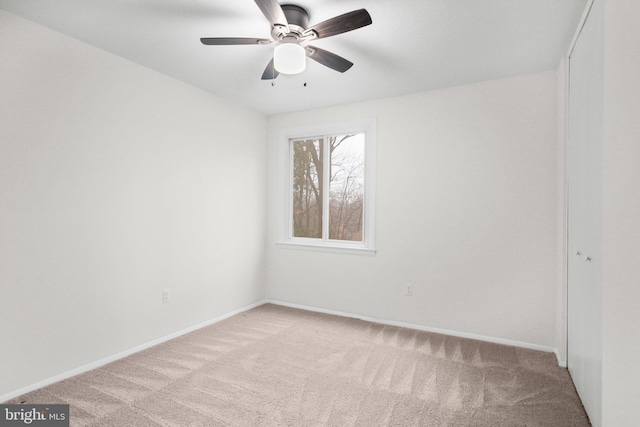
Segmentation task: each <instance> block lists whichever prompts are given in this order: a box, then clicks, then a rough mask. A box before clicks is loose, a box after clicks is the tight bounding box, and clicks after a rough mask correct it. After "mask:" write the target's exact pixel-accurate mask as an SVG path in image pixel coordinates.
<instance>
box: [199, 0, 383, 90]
mask: <svg viewBox="0 0 640 427" xmlns="http://www.w3.org/2000/svg"><path fill="white" fill-rule="evenodd" d="M254 1H255V2H256V4H257V5H258V7H259V8H260V10H261V11H262V13H263V14H264V16H265V17H266V18H267V20H269V22H270V23H271V37H272V39H259V38H242V37H207V38H201V39H200V41H201V42H202V43H203V44H205V45H213V46H224V45H252V44H256V45H266V44H273V43H276V44H277V45H278V46H276V49H275V51H274V57H273V59H271V61H270V62H269V64H268V65H267V68H265V70H264V72H263V73H262V80H273V79H275V78H276V77H278V75H279V74H280V73H283V74H297V73H299V72H301V71H303V70H304V67H305V64H306V62H305V58H306V57H309V58H311V59H313V60H314V61H316V62H318V63H320V64H322V65H324V66H327V67H329V68H332V69H334V70H336V71H339V72H341V73H344V72H345V71H347V70H348V69H349V68H351V67H352V66H353V63H352V62H351V61H348V60H346V59H344V58H343V57H341V56H338V55H336V54H335V53H331V52H329V51H326V50H324V49H320V48H319V47H315V46H309V45H306V44H305V43H306V42H308V41H310V40H317V39H322V38H326V37H331V36H335V35H337V34H342V33H346V32H348V31H352V30H356V29H358V28H361V27H365V26H367V25H370V24H371V23H372V21H371V16H370V15H369V12H367V11H366V10H365V9H359V10H354V11H352V12H348V13H345V14H343V15H340V16H336V17H334V18H331V19H328V20H326V21H323V22H321V23H319V24H315V25H313V26H311V27H309V14H308V13H307V11H306V10H305V9H303V8H302V7H300V6H297V5H294V4H283V5H280V4H279V3H278V2H277V0H254ZM303 44H305V45H303Z"/></svg>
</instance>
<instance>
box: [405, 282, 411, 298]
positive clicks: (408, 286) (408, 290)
mask: <svg viewBox="0 0 640 427" xmlns="http://www.w3.org/2000/svg"><path fill="white" fill-rule="evenodd" d="M404 294H405V295H406V296H408V297H410V296H412V295H413V285H412V284H411V283H407V284H406V286H405V291H404Z"/></svg>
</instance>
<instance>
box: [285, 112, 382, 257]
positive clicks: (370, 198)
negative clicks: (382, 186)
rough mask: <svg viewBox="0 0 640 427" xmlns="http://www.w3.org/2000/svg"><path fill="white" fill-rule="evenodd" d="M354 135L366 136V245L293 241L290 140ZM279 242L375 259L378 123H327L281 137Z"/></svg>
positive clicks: (331, 241) (302, 128) (288, 245)
mask: <svg viewBox="0 0 640 427" xmlns="http://www.w3.org/2000/svg"><path fill="white" fill-rule="evenodd" d="M352 132H363V133H365V160H364V162H365V191H364V225H363V232H364V241H363V242H349V241H337V240H322V239H310V238H303V237H293V236H292V235H293V232H292V229H293V224H292V222H293V218H291V212H292V203H293V200H292V194H291V193H292V191H291V182H292V177H291V174H292V169H291V152H290V143H289V141H290V140H291V139H296V138H305V137H310V136H319V135H335V134H344V133H352ZM278 166H279V168H278V169H279V172H278V240H277V242H276V245H277V246H278V247H282V248H289V249H307V250H319V251H327V252H335V253H352V254H362V255H373V254H375V253H376V246H375V211H376V209H375V207H376V200H375V195H376V192H375V177H376V122H375V119H367V120H357V121H349V122H340V123H328V124H320V125H313V126H303V127H298V128H291V129H285V130H283V131H282V132H281V133H280V139H279V147H278Z"/></svg>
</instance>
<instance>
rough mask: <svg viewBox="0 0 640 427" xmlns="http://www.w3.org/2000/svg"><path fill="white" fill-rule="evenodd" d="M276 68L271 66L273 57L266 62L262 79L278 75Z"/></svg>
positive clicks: (273, 77)
mask: <svg viewBox="0 0 640 427" xmlns="http://www.w3.org/2000/svg"><path fill="white" fill-rule="evenodd" d="M278 74H280V73H279V72H278V70H276V68H275V67H274V66H273V58H272V59H271V61H270V62H269V64H267V68H265V69H264V73H262V80H273V79H275V78H276V77H278Z"/></svg>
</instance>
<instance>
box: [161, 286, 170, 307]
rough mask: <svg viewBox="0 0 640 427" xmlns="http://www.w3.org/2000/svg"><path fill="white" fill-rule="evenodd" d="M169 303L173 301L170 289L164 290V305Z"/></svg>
mask: <svg viewBox="0 0 640 427" xmlns="http://www.w3.org/2000/svg"><path fill="white" fill-rule="evenodd" d="M169 301H171V298H170V296H169V288H165V289H163V290H162V303H163V304H167V303H168V302H169Z"/></svg>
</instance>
